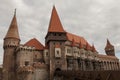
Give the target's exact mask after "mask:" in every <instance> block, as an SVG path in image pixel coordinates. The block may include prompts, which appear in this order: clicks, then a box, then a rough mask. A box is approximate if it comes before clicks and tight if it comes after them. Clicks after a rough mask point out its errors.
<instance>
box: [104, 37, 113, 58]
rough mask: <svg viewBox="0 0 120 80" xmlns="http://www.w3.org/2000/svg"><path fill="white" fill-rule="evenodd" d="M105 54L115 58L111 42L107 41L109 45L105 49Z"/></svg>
mask: <svg viewBox="0 0 120 80" xmlns="http://www.w3.org/2000/svg"><path fill="white" fill-rule="evenodd" d="M105 52H106V54H107V55H109V56H115V49H114V46H113V45H112V44H111V43H110V41H109V40H108V39H107V44H106V47H105Z"/></svg>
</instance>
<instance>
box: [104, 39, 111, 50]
mask: <svg viewBox="0 0 120 80" xmlns="http://www.w3.org/2000/svg"><path fill="white" fill-rule="evenodd" d="M110 47H113V45H112V44H111V43H110V41H109V39H107V44H106V47H105V49H108V48H110Z"/></svg>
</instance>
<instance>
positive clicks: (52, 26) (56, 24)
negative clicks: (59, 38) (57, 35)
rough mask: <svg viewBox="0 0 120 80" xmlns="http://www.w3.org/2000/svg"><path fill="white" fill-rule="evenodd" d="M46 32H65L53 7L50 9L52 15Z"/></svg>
mask: <svg viewBox="0 0 120 80" xmlns="http://www.w3.org/2000/svg"><path fill="white" fill-rule="evenodd" d="M48 32H65V30H64V29H63V26H62V24H61V21H60V18H59V16H58V14H57V11H56V8H55V6H53V9H52V15H51V19H50V23H49V28H48Z"/></svg>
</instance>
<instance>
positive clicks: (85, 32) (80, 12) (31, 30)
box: [0, 0, 120, 64]
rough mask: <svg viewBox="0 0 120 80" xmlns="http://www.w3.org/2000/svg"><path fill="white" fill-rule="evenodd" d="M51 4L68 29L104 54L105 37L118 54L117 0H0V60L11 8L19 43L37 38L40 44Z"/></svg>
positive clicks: (119, 17) (119, 15) (119, 6)
mask: <svg viewBox="0 0 120 80" xmlns="http://www.w3.org/2000/svg"><path fill="white" fill-rule="evenodd" d="M53 5H55V6H56V9H57V12H58V14H59V17H60V19H61V22H62V24H63V26H64V29H65V30H66V31H68V32H71V33H74V34H77V35H79V36H83V37H84V38H85V39H86V40H87V41H88V42H89V43H90V44H92V43H94V44H95V47H96V49H97V50H98V52H99V53H102V54H105V52H104V47H105V45H106V38H109V40H110V42H111V43H112V44H113V45H114V46H115V49H116V55H117V56H118V57H119V58H120V37H119V35H120V0H0V64H2V62H3V38H4V37H5V34H6V33H7V30H8V28H9V25H10V22H11V19H12V17H13V14H14V9H15V8H17V21H18V27H19V33H20V37H21V44H24V43H25V42H27V41H28V40H30V39H31V38H37V39H38V40H39V41H40V42H41V43H43V44H44V41H45V39H44V38H45V35H46V33H47V29H48V25H49V20H50V16H51V11H52V8H53Z"/></svg>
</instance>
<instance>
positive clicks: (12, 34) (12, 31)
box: [4, 9, 20, 39]
mask: <svg viewBox="0 0 120 80" xmlns="http://www.w3.org/2000/svg"><path fill="white" fill-rule="evenodd" d="M6 38H16V39H20V37H19V32H18V26H17V19H16V9H15V11H14V16H13V19H12V21H11V24H10V27H9V29H8V32H7V34H6V36H5V38H4V39H6Z"/></svg>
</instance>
